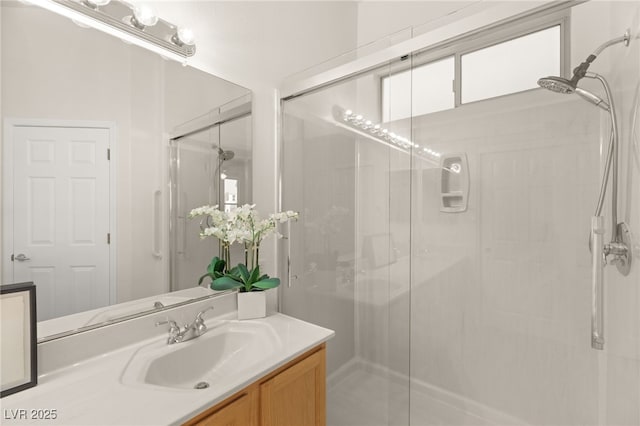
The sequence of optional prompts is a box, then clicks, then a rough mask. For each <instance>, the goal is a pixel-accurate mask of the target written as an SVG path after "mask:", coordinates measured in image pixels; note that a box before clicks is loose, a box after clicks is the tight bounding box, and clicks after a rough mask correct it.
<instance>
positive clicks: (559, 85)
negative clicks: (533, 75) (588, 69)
mask: <svg viewBox="0 0 640 426" xmlns="http://www.w3.org/2000/svg"><path fill="white" fill-rule="evenodd" d="M538 86H540V87H543V88H545V89H547V90H551V91H552V92H556V93H562V94H565V95H569V94H571V93H573V92H575V90H576V86H574V85H573V83H572V81H571V80H567V79H566V78H562V77H555V76H549V77H543V78H541V79H539V80H538Z"/></svg>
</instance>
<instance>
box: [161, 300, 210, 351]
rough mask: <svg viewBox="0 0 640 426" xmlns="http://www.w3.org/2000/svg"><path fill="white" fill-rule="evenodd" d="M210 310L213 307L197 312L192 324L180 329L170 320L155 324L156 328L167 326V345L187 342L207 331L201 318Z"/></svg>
mask: <svg viewBox="0 0 640 426" xmlns="http://www.w3.org/2000/svg"><path fill="white" fill-rule="evenodd" d="M211 309H213V306H209V307H208V308H207V309H204V310H202V311H200V312H198V314H197V315H196V318H195V319H194V320H193V322H192V323H190V324H186V325H185V326H184V327H182V328H180V326H178V324H177V323H176V322H175V321H173V320H171V319H167V320H166V321H159V322H157V323H156V327H157V326H159V325H163V324H169V337H168V338H167V344H169V345H173V344H174V343H180V342H186V341H187V340H191V339H195V338H196V337H199V336H201V335H202V334H204V333H205V332H206V331H207V326H206V324H205V323H204V318H203V317H204V313H205V312H207V311H209V310H211Z"/></svg>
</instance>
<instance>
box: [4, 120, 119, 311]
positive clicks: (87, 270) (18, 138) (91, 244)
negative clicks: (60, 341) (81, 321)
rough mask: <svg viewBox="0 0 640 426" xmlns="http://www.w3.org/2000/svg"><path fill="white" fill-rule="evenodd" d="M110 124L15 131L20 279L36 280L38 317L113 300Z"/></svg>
mask: <svg viewBox="0 0 640 426" xmlns="http://www.w3.org/2000/svg"><path fill="white" fill-rule="evenodd" d="M109 133H110V130H109V129H105V128H78V127H73V128H67V127H29V126H26V127H22V126H16V127H14V131H13V160H14V163H13V183H14V186H13V229H14V233H13V251H12V253H13V262H12V266H13V281H14V282H23V281H33V282H34V283H35V285H36V294H37V309H38V320H46V319H50V318H55V317H58V316H62V315H68V314H72V313H75V312H81V311H85V310H88V309H94V308H98V307H102V306H106V305H108V304H109V283H110V280H109V261H110V260H109V245H108V241H107V234H108V233H109V211H110V208H109V199H110V198H109V161H108V158H107V149H108V148H109V138H110V135H109Z"/></svg>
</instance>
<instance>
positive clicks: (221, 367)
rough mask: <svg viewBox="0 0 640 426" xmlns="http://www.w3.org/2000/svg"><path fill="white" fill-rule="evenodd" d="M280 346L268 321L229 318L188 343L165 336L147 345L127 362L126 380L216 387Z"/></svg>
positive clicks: (192, 386) (161, 385)
mask: <svg viewBox="0 0 640 426" xmlns="http://www.w3.org/2000/svg"><path fill="white" fill-rule="evenodd" d="M280 346H281V343H280V340H279V338H278V336H277V334H276V333H275V332H274V330H273V329H272V328H271V327H270V326H269V325H267V324H264V323H260V322H257V321H234V320H225V321H223V322H222V323H221V324H219V325H213V326H211V327H210V328H209V329H208V330H207V332H206V333H205V334H203V335H202V336H200V337H197V338H195V339H192V340H189V341H187V342H182V343H175V344H172V345H168V344H167V343H166V340H164V339H163V341H162V342H154V343H151V344H149V345H146V346H143V347H142V348H141V349H139V350H138V351H136V353H135V354H134V355H133V356H132V358H131V360H130V361H129V363H128V364H127V366H126V368H125V371H124V373H123V375H122V382H123V383H124V384H130V385H147V386H160V387H165V388H173V389H185V390H187V389H191V390H193V389H199V388H197V387H196V386H197V385H199V384H200V386H201V387H203V388H207V387H215V386H217V385H219V384H222V383H225V379H227V378H228V377H230V376H233V375H237V374H239V373H241V372H242V371H245V370H248V369H251V368H254V367H255V366H256V365H257V364H260V362H261V360H263V359H264V358H266V357H268V356H269V355H271V354H273V353H274V352H275V351H276V350H278V349H279V347H280ZM203 383H205V384H206V386H204V385H203Z"/></svg>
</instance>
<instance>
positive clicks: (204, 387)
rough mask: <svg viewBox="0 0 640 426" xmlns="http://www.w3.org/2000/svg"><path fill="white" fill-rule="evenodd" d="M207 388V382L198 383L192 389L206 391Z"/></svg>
mask: <svg viewBox="0 0 640 426" xmlns="http://www.w3.org/2000/svg"><path fill="white" fill-rule="evenodd" d="M208 387H209V383H207V382H199V383H196V385H195V386H194V387H193V388H194V389H206V388H208Z"/></svg>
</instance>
